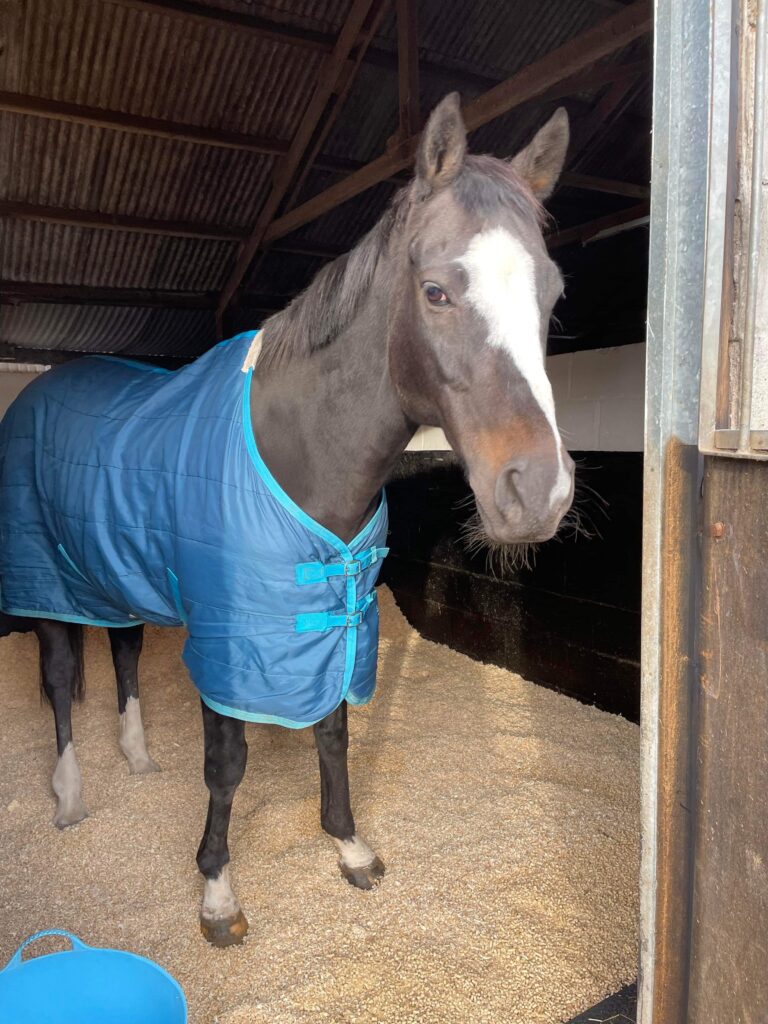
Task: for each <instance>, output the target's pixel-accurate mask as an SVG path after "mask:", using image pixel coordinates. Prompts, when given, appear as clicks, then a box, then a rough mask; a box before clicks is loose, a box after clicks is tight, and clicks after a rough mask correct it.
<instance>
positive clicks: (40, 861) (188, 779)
mask: <svg viewBox="0 0 768 1024" xmlns="http://www.w3.org/2000/svg"><path fill="white" fill-rule="evenodd" d="M379 597H380V604H381V611H382V642H381V649H380V672H379V686H378V692H377V696H376V698H375V700H374V701H373V703H372V704H371V705H369V706H368V707H367V708H360V709H351V710H350V733H351V749H350V774H351V783H352V792H353V807H354V810H355V816H356V819H357V825H358V830H359V832H360V834H361V835H362V836H363V837H364V838H365V839H367V841H368V842H369V843H370V844H371V845H372V846H373V847H374V849H375V850H376V851H377V853H378V854H379V855H380V856H381V857H382V858H383V860H384V861H385V863H386V865H387V874H386V877H385V878H384V881H383V883H382V884H381V886H380V887H379V888H378V889H377V890H376V891H374V892H372V893H365V892H360V891H358V890H356V889H353V888H352V887H351V886H350V885H349V884H348V883H347V882H346V881H345V880H344V879H343V878H342V877H341V875H340V873H339V871H338V868H337V866H336V856H335V852H334V848H333V846H332V843H331V841H330V840H329V839H328V838H327V837H325V836H324V835H323V834H322V832H321V831H320V827H319V821H318V808H319V792H318V790H319V787H318V772H317V766H316V754H315V751H314V748H313V741H312V732H311V730H308V731H307V730H305V731H301V732H293V731H288V730H283V729H280V728H277V727H267V726H249V727H248V729H247V736H248V743H249V763H248V769H247V772H246V777H245V780H244V782H243V784H242V785H241V787H240V789H239V791H238V794H237V797H236V799H235V805H234V813H233V822H232V828H231V831H230V847H231V852H232V875H233V879H234V885H235V890H236V892H237V895H238V896H239V898H240V901H241V903H242V905H243V909H244V911H245V913H246V915H247V917H248V918H249V921H250V926H251V930H250V934H249V936H248V938H247V940H246V942H245V944H244V945H243V946H240V947H233V948H230V949H227V950H217V949H213V948H211V947H210V946H208V945H207V943H206V942H205V941H204V939H203V938H202V936H201V935H200V932H199V929H198V904H199V900H200V895H201V891H202V883H201V879H200V877H199V875H198V873H197V868H196V865H195V852H196V849H197V845H198V842H199V840H200V836H201V833H202V828H203V824H204V820H205V810H206V805H207V791H206V789H205V786H204V783H203V779H202V735H201V721H200V711H199V705H198V701H197V698H196V695H195V692H194V690H193V688H192V686H191V684H190V683H189V681H188V679H187V677H186V674H185V670H184V667H183V665H182V662H181V659H180V652H181V647H182V644H183V639H184V637H183V633H182V632H181V631H176V630H160V629H155V628H148V629H147V633H146V642H145V648H144V653H143V655H142V659H141V663H140V673H141V687H142V707H143V712H144V719H145V724H146V730H147V737H148V745H149V749H150V753H151V754H152V755H153V756H154V758H155V759H156V760H157V761H158V762H159V763H160V765H161V766H162V772H161V773H160V774H156V775H147V776H130V775H129V774H128V768H127V765H126V762H125V761H124V759H123V757H122V755H121V753H120V750H119V748H118V745H117V712H116V699H115V686H114V679H113V675H112V667H111V661H110V657H109V645H108V642H107V637H106V634H105V633H104V632H103V631H99V630H89V631H88V635H87V638H86V678H87V693H86V700H85V703H84V704H82V705H79V706H77V709H76V711H75V716H74V729H75V743H76V747H77V752H78V757H79V759H80V767H81V770H82V774H83V781H84V794H85V799H86V803H87V804H88V808H89V811H90V817H88V818H87V819H86V820H85V821H83V822H82V823H80V824H79V825H76V826H74V827H73V828H71V829H68V830H67V831H64V832H60V831H58V830H57V829H56V828H54V826H53V825H52V823H51V819H52V815H53V797H52V793H51V784H50V777H51V772H52V769H53V766H54V762H55V743H54V735H53V722H52V715H51V712H50V710H49V709H48V708H47V707H46V706H41V704H40V698H39V695H38V665H37V642H36V640H35V638H34V637H33V636H13V637H10V638H8V639H5V640H2V641H1V642H0V828H1V834H2V853H3V857H2V860H3V866H2V875H1V876H0V879H1V881H0V921H2V929H0V964H4V963H5V962H6V960H7V959H8V958H9V957H10V955H11V953H12V952H13V951H14V950H15V948H16V947H17V946H18V944H19V943H20V942H21V941H22V939H24V938H25V937H26V936H27V935H29V934H31V933H32V932H34V931H35V930H37V929H41V928H51V927H61V928H66V929H69V930H70V931H73V932H75V933H77V934H78V935H79V936H80V937H81V938H82V939H84V940H85V941H86V942H89V943H92V944H95V945H104V946H116V947H120V948H125V949H130V950H133V951H134V952H137V953H141V954H143V955H146V956H149V957H151V958H153V959H155V960H156V961H157V962H159V963H160V964H162V965H163V966H164V967H166V968H168V969H169V970H170V971H171V972H172V973H173V974H174V975H175V976H176V978H177V979H178V980H179V981H180V982H181V984H182V985H183V987H184V989H185V992H186V995H187V999H188V1002H189V1010H190V1022H191V1024H214V1022H218V1024H267V1022H269V1024H299V1022H301V1024H305V1022H306V1024H309V1022H312V1024H314V1022H331V1024H352V1022H357V1024H378V1022H380V1024H411V1022H412V1024H470V1022H471V1024H475V1022H488V1024H555V1022H559V1021H563V1020H568V1019H570V1018H572V1017H574V1016H575V1015H577V1014H579V1013H581V1012H582V1011H583V1010H584V1008H585V1007H588V1006H593V1005H594V1004H596V1003H598V1002H599V1001H600V1000H601V999H602V998H604V997H605V996H607V995H609V994H610V993H613V992H616V991H617V990H619V989H620V988H621V987H622V986H623V985H626V984H628V983H629V982H631V981H632V980H633V979H634V978H635V976H636V960H637V928H636V918H637V900H638V896H637V888H638V849H639V841H638V815H639V735H638V729H637V727H636V726H634V725H632V724H630V723H629V722H627V721H625V720H623V719H621V718H618V717H615V716H613V715H610V714H606V713H604V712H601V711H597V710H596V709H594V708H589V707H585V706H583V705H581V704H579V703H577V702H576V701H574V700H571V699H569V698H567V697H563V696H560V695H558V694H555V693H553V692H551V691H549V690H545V689H542V688H540V687H537V686H535V685H533V684H531V683H529V682H525V681H524V680H523V679H521V678H520V677H519V676H516V675H514V674H513V673H511V672H508V671H505V670H503V669H500V668H496V667H494V666H490V665H482V664H478V663H477V662H474V661H472V660H470V659H469V658H466V657H464V656H463V655H461V654H457V653H456V652H454V651H451V650H449V649H448V648H446V647H442V646H439V645H436V644H433V643H430V642H428V641H426V640H424V639H423V638H421V637H420V636H419V635H418V634H417V633H416V632H415V631H413V630H412V629H411V628H410V627H409V626H408V624H407V623H406V621H405V620H404V619H403V617H402V616H401V615H400V613H399V611H398V610H397V608H396V607H395V605H394V602H393V600H392V597H391V595H390V594H389V593H388V592H386V591H381V592H380V595H379ZM48 948H53V947H48ZM41 951H42V950H41Z"/></svg>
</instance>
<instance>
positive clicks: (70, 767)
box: [51, 742, 88, 828]
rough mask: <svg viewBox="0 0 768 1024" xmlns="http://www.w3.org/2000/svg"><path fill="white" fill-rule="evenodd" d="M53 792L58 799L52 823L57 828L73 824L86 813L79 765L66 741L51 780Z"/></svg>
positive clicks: (72, 749) (73, 751)
mask: <svg viewBox="0 0 768 1024" xmlns="http://www.w3.org/2000/svg"><path fill="white" fill-rule="evenodd" d="M51 782H52V785H53V792H54V793H55V794H56V797H57V799H58V806H57V808H56V814H55V815H54V818H53V820H54V823H55V824H56V825H58V826H59V828H64V827H65V826H66V825H74V824H75V822H78V821H81V820H82V819H83V818H84V817H85V816H86V815H87V814H88V811H87V810H86V807H85V804H84V803H83V796H82V791H83V781H82V778H81V777H80V766H79V765H78V763H77V757H76V756H75V748H74V746H73V745H72V743H71V742H70V743H68V744H67V745H66V747H64V750H63V751H62V753H61V756H60V757H59V759H58V761H57V762H56V767H55V769H54V772H53V778H52V780H51Z"/></svg>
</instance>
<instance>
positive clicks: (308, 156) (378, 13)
mask: <svg viewBox="0 0 768 1024" xmlns="http://www.w3.org/2000/svg"><path fill="white" fill-rule="evenodd" d="M389 3H390V0H374V3H373V4H372V6H371V10H370V12H369V15H368V19H367V21H366V24H365V26H364V27H363V30H362V32H361V35H360V41H359V43H358V45H357V47H356V50H355V57H354V59H353V60H349V61H347V68H346V71H345V73H344V74H343V75H342V79H343V81H342V84H341V86H340V88H338V89H336V90H335V91H334V92H333V94H332V95H331V97H330V100H329V102H328V105H327V107H326V109H325V111H324V113H323V117H322V121H321V124H320V125H319V126H318V128H317V130H316V131H315V132H314V134H313V136H312V139H311V142H310V144H309V145H308V146H307V148H306V150H305V152H304V154H303V156H302V158H301V163H300V166H299V169H298V170H297V172H296V174H295V176H294V179H293V182H292V184H291V188H290V190H289V192H288V194H287V196H285V198H284V199H283V201H282V203H281V206H280V207H279V209H282V210H283V211H287V210H291V209H292V208H293V207H294V206H295V205H296V203H297V202H298V198H299V196H300V195H301V190H302V188H303V186H304V182H305V181H306V180H307V175H308V174H309V172H310V171H311V170H312V168H313V167H314V166H320V165H321V161H320V160H319V157H320V150H321V149H322V147H323V146H324V145H325V141H326V139H327V138H328V136H329V134H330V131H331V128H332V127H333V125H334V124H335V122H336V118H337V117H338V116H339V114H340V113H341V111H342V110H343V108H344V104H345V103H346V101H347V98H348V96H349V93H350V92H351V90H352V85H353V83H354V81H355V78H356V77H357V73H358V71H359V70H360V64H361V62H362V60H363V58H364V57H365V54H366V52H367V50H368V47H369V46H370V44H371V40H372V39H373V38H374V36H375V35H376V33H377V32H378V31H379V28H380V27H381V22H382V20H383V18H384V13H385V11H386V10H387V8H388V6H389ZM271 248H274V246H270V247H269V248H266V247H262V248H261V250H260V252H259V253H258V254H257V255H256V257H255V259H254V261H253V262H252V264H251V267H250V276H251V278H254V277H257V276H258V273H259V270H260V269H261V266H262V264H263V262H264V260H265V259H266V257H267V253H268V252H269V249H271Z"/></svg>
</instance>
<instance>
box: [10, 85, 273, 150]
mask: <svg viewBox="0 0 768 1024" xmlns="http://www.w3.org/2000/svg"><path fill="white" fill-rule="evenodd" d="M0 110H7V111H10V112H11V113H13V114H28V115H30V116H32V117H45V118H49V119H50V120H54V121H67V122H70V123H73V124H87V125H92V126H94V127H96V128H113V129H114V130H115V131H120V132H132V133H134V134H137V135H152V136H155V137H157V138H160V139H173V140H174V141H175V142H192V143H195V144H196V145H203V146H217V147H219V148H221V149H240V150H245V151H246V152H250V153H273V154H277V155H282V154H284V153H287V152H288V148H289V144H288V143H287V142H286V141H284V140H283V139H270V138H266V137H264V136H261V135H246V134H243V133H242V132H231V131H223V130H222V129H220V128H204V127H201V126H198V125H193V124H182V123H181V122H178V121H165V120H163V119H161V118H158V117H144V116H143V115H141V114H126V113H124V112H123V111H120V110H104V109H102V108H101V107H88V106H84V105H83V104H81V103H67V102H64V101H63V100H51V99H46V98H45V97H42V96H28V95H26V94H24V93H15V92H4V91H1V90H0Z"/></svg>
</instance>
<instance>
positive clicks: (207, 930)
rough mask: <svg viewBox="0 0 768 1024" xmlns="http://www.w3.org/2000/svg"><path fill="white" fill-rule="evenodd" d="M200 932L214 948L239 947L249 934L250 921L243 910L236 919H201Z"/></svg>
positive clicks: (236, 915)
mask: <svg viewBox="0 0 768 1024" xmlns="http://www.w3.org/2000/svg"><path fill="white" fill-rule="evenodd" d="M200 931H201V932H202V933H203V935H204V937H205V939H206V940H207V941H208V942H210V944H211V945H212V946H216V947H218V948H219V949H224V948H225V947H226V946H239V945H240V943H241V942H242V941H243V939H244V938H245V936H246V935H247V934H248V921H247V920H246V917H245V914H244V913H243V912H242V910H238V912H237V913H236V914H235V916H234V917H219V918H205V917H202V916H201V917H200Z"/></svg>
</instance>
